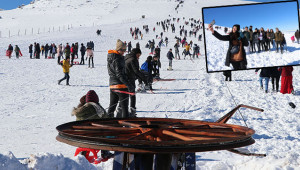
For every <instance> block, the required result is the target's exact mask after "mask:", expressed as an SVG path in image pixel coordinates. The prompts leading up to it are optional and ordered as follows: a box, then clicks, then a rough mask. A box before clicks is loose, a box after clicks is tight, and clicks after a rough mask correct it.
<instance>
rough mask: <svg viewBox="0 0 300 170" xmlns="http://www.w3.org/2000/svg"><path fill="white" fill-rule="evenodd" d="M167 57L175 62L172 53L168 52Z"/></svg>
mask: <svg viewBox="0 0 300 170" xmlns="http://www.w3.org/2000/svg"><path fill="white" fill-rule="evenodd" d="M167 57H168V59H169V60H173V58H174V55H173V53H172V51H169V52H168V54H167Z"/></svg>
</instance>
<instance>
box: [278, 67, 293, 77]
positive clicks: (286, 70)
mask: <svg viewBox="0 0 300 170" xmlns="http://www.w3.org/2000/svg"><path fill="white" fill-rule="evenodd" d="M279 71H281V76H282V77H286V76H293V75H292V72H293V67H292V66H286V67H282V68H280V69H279Z"/></svg>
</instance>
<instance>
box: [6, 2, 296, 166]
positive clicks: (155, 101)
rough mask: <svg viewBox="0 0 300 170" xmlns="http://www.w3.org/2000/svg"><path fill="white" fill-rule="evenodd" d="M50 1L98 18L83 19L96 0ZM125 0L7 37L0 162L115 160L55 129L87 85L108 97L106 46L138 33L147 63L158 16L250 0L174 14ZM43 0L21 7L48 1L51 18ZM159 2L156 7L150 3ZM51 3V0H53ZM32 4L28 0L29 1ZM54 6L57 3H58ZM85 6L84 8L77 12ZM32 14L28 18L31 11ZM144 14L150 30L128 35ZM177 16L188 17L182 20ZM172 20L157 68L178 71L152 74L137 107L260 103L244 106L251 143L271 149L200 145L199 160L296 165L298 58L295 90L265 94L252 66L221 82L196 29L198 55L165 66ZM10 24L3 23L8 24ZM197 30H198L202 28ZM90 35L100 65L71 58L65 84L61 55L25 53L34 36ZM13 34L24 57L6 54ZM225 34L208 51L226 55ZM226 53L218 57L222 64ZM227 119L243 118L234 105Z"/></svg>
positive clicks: (186, 111)
mask: <svg viewBox="0 0 300 170" xmlns="http://www.w3.org/2000/svg"><path fill="white" fill-rule="evenodd" d="M54 1H55V2H57V5H58V6H60V8H59V9H62V10H66V11H68V10H69V8H78V6H80V7H82V10H81V11H80V12H78V15H77V14H76V15H75V14H74V15H75V17H77V19H74V22H75V21H76V22H78V23H82V24H83V25H84V24H86V25H89V24H91V23H90V22H92V21H94V22H97V21H98V19H95V18H92V19H91V20H89V21H87V20H86V17H90V16H89V14H86V13H87V8H83V6H95V8H96V7H98V6H97V5H98V3H95V2H94V1H93V0H90V1H91V2H89V3H86V4H85V2H86V1H83V0H78V1H75V2H76V3H73V2H74V1H72V3H73V4H72V6H68V4H70V2H71V1H66V2H63V1H58V0H53V2H54ZM126 2H127V1H124V2H121V1H113V2H111V3H110V2H109V1H103V2H101V3H100V5H102V6H104V7H103V10H102V11H101V10H98V11H99V13H100V14H99V16H101V17H100V18H101V19H99V22H100V21H103V22H102V23H101V24H102V25H101V26H95V27H91V26H86V27H85V26H82V27H74V28H72V29H70V30H66V31H62V32H51V33H43V34H39V35H37V34H35V35H27V36H20V37H17V36H14V37H11V38H1V41H0V51H1V55H0V56H1V58H0V63H1V68H0V79H1V81H0V85H1V87H2V88H1V89H0V94H1V95H0V100H1V102H2V103H1V105H0V129H1V133H0V139H1V140H0V150H1V153H0V162H5V163H4V164H2V165H0V169H2V167H3V166H4V167H5V165H7V166H6V168H8V169H30V168H33V169H45V168H46V167H47V168H49V169H83V168H87V169H111V168H112V160H109V161H107V162H105V163H101V164H100V165H91V164H89V163H88V162H87V161H86V160H85V159H84V158H83V157H82V156H78V157H74V153H75V147H73V146H69V145H66V144H64V143H60V142H58V141H56V139H55V137H56V135H57V134H58V133H57V131H56V129H55V128H56V126H58V125H60V124H63V123H66V122H70V121H74V120H75V117H72V116H71V110H72V108H73V107H75V106H77V104H78V103H79V99H80V97H81V96H83V95H84V94H85V93H86V92H87V91H88V90H91V89H93V90H95V91H96V92H97V94H98V95H99V100H100V103H101V105H102V106H103V107H104V108H107V107H108V106H109V88H108V78H109V77H108V74H107V69H106V56H107V50H109V49H114V47H115V43H116V40H117V39H119V38H120V39H121V40H123V41H127V42H129V41H131V42H132V45H133V46H135V44H136V42H140V44H141V50H142V52H143V54H142V56H141V58H140V65H141V63H143V62H144V61H145V60H146V58H147V56H148V54H149V52H150V50H149V49H146V48H144V47H145V45H146V43H147V41H148V40H151V39H153V38H155V35H156V34H159V33H160V32H161V31H162V30H161V27H157V26H156V24H155V23H156V22H157V21H161V20H164V19H167V18H168V15H169V14H171V15H172V16H174V17H181V18H182V17H183V16H185V17H186V18H188V17H194V18H197V19H198V18H201V20H202V17H201V7H204V6H215V5H216V4H218V5H224V4H234V3H246V2H245V1H243V2H239V1H235V0H231V1H226V2H225V1H222V2H220V1H217V0H212V1H209V2H208V1H207V2H201V3H200V2H198V3H195V1H192V0H190V1H188V0H186V1H185V3H184V4H183V7H180V8H179V14H176V13H175V12H174V8H173V7H175V6H176V5H177V4H176V3H175V2H173V1H172V2H168V1H163V2H162V3H163V4H168V6H170V7H168V8H167V7H163V5H161V6H160V5H159V6H157V3H159V1H150V0H143V1H142V0H140V1H135V2H131V1H130V2H129V1H128V3H126ZM48 3H49V4H48ZM133 3H134V4H135V8H134V9H138V10H137V13H134V12H128V11H130V10H129V9H133V6H132V4H133ZM45 4H48V5H50V4H53V3H50V2H48V1H46V0H41V1H38V3H36V4H35V6H36V7H35V8H34V9H32V6H28V7H26V8H24V9H23V10H24V11H23V13H24V16H22V17H32V16H33V14H34V13H35V12H38V11H40V10H45V13H46V14H45V15H44V17H46V19H48V18H49V19H50V17H49V15H48V13H49V12H50V11H48V9H45V8H44V7H43V6H44V5H45ZM81 4H84V5H81ZM96 4H97V5H96ZM147 5H148V6H147ZM155 5H156V8H154V6H155ZM50 7H53V8H54V7H55V6H49V8H50ZM147 7H149V8H147ZM29 8H31V9H30V10H29ZM162 9H164V10H162ZM74 10H75V9H74ZM90 10H91V11H93V10H94V9H93V8H91V9H90ZM142 10H144V12H142ZM56 11H57V10H56ZM56 11H54V12H53V13H56ZM76 11H77V10H76ZM108 11H109V12H108ZM18 12H20V10H12V11H4V12H1V13H0V15H1V16H4V17H6V16H11V17H14V16H15V15H17V14H18ZM88 12H89V11H88ZM158 13H159V14H158ZM25 14H28V15H25ZM83 14H85V15H83ZM93 14H95V13H94V11H93V12H91V14H90V15H93ZM121 14H122V15H121ZM142 14H146V18H145V19H140V16H141V15H142ZM31 15H32V16H31ZM79 15H82V16H81V17H79ZM55 16H56V15H55ZM57 16H61V14H58V13H57ZM148 16H149V17H148ZM22 17H21V16H20V18H16V19H15V20H18V21H19V19H22ZM70 19H73V18H70ZM2 21H6V20H0V22H2ZM9 21H10V23H11V25H13V24H15V23H14V21H13V20H9ZM26 21H27V22H28V20H26ZM48 21H49V22H48V23H50V25H51V24H53V23H54V21H52V20H48ZM59 22H61V21H59ZM64 22H65V20H64ZM30 23H32V25H33V24H36V23H33V22H32V21H31V22H30ZM21 24H22V25H24V27H31V26H32V25H31V24H28V23H27V24H26V22H24V23H23V22H22V23H21ZM70 24H71V23H70ZM145 24H148V25H149V28H150V30H149V32H150V33H149V34H145V33H144V31H143V34H144V37H143V40H138V41H137V40H132V38H131V35H130V34H129V28H130V27H133V28H134V27H139V28H140V29H142V26H143V25H145ZM180 25H183V22H182V20H181V22H180ZM153 26H155V27H156V32H155V33H153V31H152V28H153ZM175 26H176V34H174V33H171V32H170V30H169V32H165V33H164V36H165V35H166V36H167V37H168V38H169V47H162V51H161V62H162V68H161V70H160V74H161V77H162V78H173V79H176V80H175V81H165V82H162V81H161V82H155V83H154V84H153V88H154V89H157V90H155V91H154V92H155V94H138V95H137V111H138V112H137V115H138V117H161V118H165V117H168V118H180V119H194V120H205V121H216V120H218V119H219V118H220V117H222V116H223V115H224V114H226V113H228V112H229V111H231V109H233V108H234V107H235V103H236V104H245V105H250V106H254V107H258V108H262V109H264V110H265V111H264V112H257V111H253V110H249V109H243V108H242V109H240V111H241V114H242V115H243V117H244V119H245V121H246V123H247V125H248V127H250V128H253V129H254V130H255V131H256V133H255V135H254V136H253V138H254V139H255V141H256V143H255V144H253V145H251V146H248V147H246V148H247V149H249V150H250V151H251V152H256V153H266V154H267V157H266V158H258V157H245V156H240V155H236V154H233V153H231V152H227V151H215V152H203V153H197V169H201V170H202V169H204V170H206V169H214V170H215V169H219V170H224V169H251V170H252V169H299V167H300V156H299V153H300V146H299V143H300V133H299V132H300V120H299V107H298V105H297V104H298V103H299V101H300V99H299V95H300V92H299V91H298V87H299V81H298V80H299V79H300V77H299V73H300V69H299V67H294V72H293V75H294V78H293V81H294V83H293V84H294V88H295V89H296V95H287V94H286V95H283V94H280V93H267V94H265V93H264V92H263V91H262V90H260V88H259V82H258V78H259V77H258V74H255V73H254V70H246V71H238V72H232V77H233V81H231V82H225V81H224V77H223V75H222V73H211V74H207V73H206V64H205V58H204V55H203V54H204V44H203V41H202V42H198V41H197V40H196V39H195V38H193V37H191V38H190V37H187V39H188V40H192V41H193V42H194V43H197V44H200V49H201V51H200V53H201V54H202V56H200V58H199V59H195V60H194V62H193V61H191V60H173V69H174V70H173V71H167V70H166V69H167V67H168V60H167V58H166V54H167V52H168V49H169V48H171V47H173V45H174V43H175V39H174V37H175V35H177V36H178V34H179V33H178V29H179V24H177V23H176V24H175ZM1 27H4V25H3V24H1V26H0V28H1ZM12 27H13V26H7V28H12ZM98 28H100V29H101V30H102V35H101V36H100V37H97V36H96V34H95V32H96V29H98ZM188 29H189V27H188ZM200 32H201V33H202V31H200ZM206 35H208V34H206ZM286 39H287V42H288V45H289V44H290V42H289V37H288V36H287V37H286ZM90 40H93V41H94V42H95V60H94V62H95V68H94V69H89V68H87V65H84V66H80V65H74V66H73V67H72V68H71V69H70V77H71V78H70V84H71V86H65V85H64V83H65V82H62V84H63V85H57V80H58V79H60V78H62V77H63V72H62V68H61V66H59V65H57V63H56V62H57V60H56V59H44V58H43V57H41V59H40V60H36V59H29V54H28V46H29V44H30V43H34V42H39V43H40V44H45V43H52V42H54V43H56V44H59V43H63V44H65V43H66V42H69V43H75V42H79V43H85V44H86V42H88V41H90ZM158 41H159V40H158V39H157V40H156V39H155V42H156V44H157V43H158ZM9 43H11V44H13V45H15V44H18V45H19V47H20V48H21V50H22V52H23V55H24V56H23V57H21V58H20V59H19V60H17V59H16V58H15V57H13V58H12V59H10V60H9V59H7V57H5V56H4V55H5V50H6V48H7V46H8V44H9ZM222 43H223V42H222ZM222 43H216V44H209V45H211V46H212V47H213V48H214V50H213V51H208V52H209V53H208V54H216V55H217V54H222V55H223V54H224V50H227V49H226V45H227V44H228V42H225V43H224V44H223V45H220V44H222ZM182 51H183V48H180V54H181V53H182ZM266 54H267V53H266ZM293 55H294V54H293ZM181 58H183V57H181ZM78 60H79V59H77V60H76V61H78ZM221 61H222V63H221V64H218V62H221ZM223 61H224V60H223V59H222V60H221V59H220V60H219V61H218V60H216V61H209V62H211V63H213V64H214V65H215V66H216V67H215V68H221V67H223ZM85 62H86V61H85ZM248 63H251V62H248ZM250 65H251V64H250ZM251 66H252V65H251ZM215 68H213V69H215ZM270 85H271V82H270V84H269V89H271V86H270ZM227 86H228V87H229V89H230V92H231V94H232V95H233V97H232V96H231V94H230V92H229V90H228V88H227ZM288 102H293V103H295V104H296V106H297V107H296V108H295V109H292V108H291V107H290V106H289V105H288ZM228 123H229V124H236V125H242V126H246V125H245V123H244V120H243V118H242V117H241V115H240V114H239V113H238V112H236V113H235V115H234V116H233V117H232V118H231V119H230V120H229V122H228ZM8 151H10V152H8ZM28 157H29V158H28ZM25 158H27V159H25ZM29 160H30V161H29ZM19 162H21V163H23V164H24V165H22V164H20V163H19ZM1 166H2V167H1ZM6 168H5V169H6Z"/></svg>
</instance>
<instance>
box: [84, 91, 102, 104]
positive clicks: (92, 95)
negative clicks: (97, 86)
mask: <svg viewBox="0 0 300 170" xmlns="http://www.w3.org/2000/svg"><path fill="white" fill-rule="evenodd" d="M85 101H86V102H87V103H88V102H94V103H99V98H98V95H97V93H96V92H95V91H94V90H90V91H88V92H87V94H86V97H85Z"/></svg>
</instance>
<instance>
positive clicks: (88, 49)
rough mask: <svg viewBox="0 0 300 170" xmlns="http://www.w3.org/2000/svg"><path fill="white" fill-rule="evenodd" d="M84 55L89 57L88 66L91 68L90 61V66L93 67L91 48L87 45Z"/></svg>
mask: <svg viewBox="0 0 300 170" xmlns="http://www.w3.org/2000/svg"><path fill="white" fill-rule="evenodd" d="M86 57H88V58H89V68H91V63H92V68H94V52H93V49H92V48H90V47H88V48H87V49H86Z"/></svg>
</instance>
